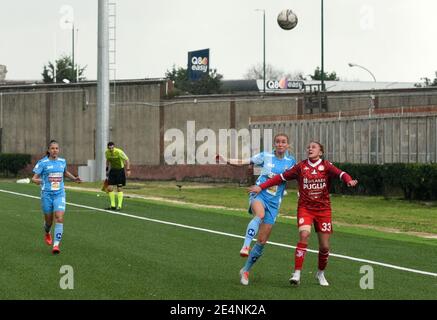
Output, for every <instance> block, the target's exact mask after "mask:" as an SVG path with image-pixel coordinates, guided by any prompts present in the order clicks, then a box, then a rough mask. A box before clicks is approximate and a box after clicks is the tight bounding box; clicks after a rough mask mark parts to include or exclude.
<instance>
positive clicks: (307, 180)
mask: <svg viewBox="0 0 437 320" xmlns="http://www.w3.org/2000/svg"><path fill="white" fill-rule="evenodd" d="M275 178H276V179H275ZM275 178H273V179H270V180H271V181H270V180H268V181H266V182H265V183H263V184H262V185H260V186H261V188H263V189H264V188H265V187H268V186H269V185H270V184H272V183H273V185H274V184H276V182H282V181H280V179H282V180H293V179H296V180H297V182H298V184H299V202H298V207H303V208H306V209H308V210H315V211H319V210H327V209H331V200H330V198H329V189H330V186H331V180H332V179H333V178H341V179H342V180H343V181H344V182H345V183H347V182H349V181H350V180H352V178H351V177H350V176H349V175H348V174H347V173H346V172H344V171H341V170H340V169H338V168H337V167H335V166H334V165H333V164H332V163H331V162H329V161H327V160H322V159H319V160H318V161H317V162H315V163H312V162H311V161H309V160H308V159H307V160H304V161H301V162H299V163H298V164H296V165H295V166H293V167H292V168H291V169H289V170H287V171H285V172H284V173H283V174H281V175H280V176H278V177H275ZM274 180H278V181H274Z"/></svg>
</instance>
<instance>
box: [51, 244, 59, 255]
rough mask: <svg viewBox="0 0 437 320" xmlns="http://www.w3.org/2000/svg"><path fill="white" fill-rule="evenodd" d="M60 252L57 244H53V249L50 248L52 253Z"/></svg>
mask: <svg viewBox="0 0 437 320" xmlns="http://www.w3.org/2000/svg"><path fill="white" fill-rule="evenodd" d="M60 252H61V250H59V246H53V250H52V253H53V254H59V253H60Z"/></svg>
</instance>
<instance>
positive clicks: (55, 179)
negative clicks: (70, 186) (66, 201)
mask: <svg viewBox="0 0 437 320" xmlns="http://www.w3.org/2000/svg"><path fill="white" fill-rule="evenodd" d="M66 169H67V162H66V161H65V159H63V158H57V159H56V160H51V159H50V158H49V157H47V156H46V157H44V158H42V159H41V160H39V161H38V162H37V164H36V165H35V168H33V173H36V174H38V175H39V176H40V177H41V180H42V183H41V191H43V192H48V191H50V192H63V191H64V172H65V170H66Z"/></svg>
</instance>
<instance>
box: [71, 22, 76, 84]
mask: <svg viewBox="0 0 437 320" xmlns="http://www.w3.org/2000/svg"><path fill="white" fill-rule="evenodd" d="M71 39H72V44H71V63H72V64H73V82H76V72H75V71H74V22H72V23H71Z"/></svg>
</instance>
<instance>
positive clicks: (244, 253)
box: [240, 246, 250, 258]
mask: <svg viewBox="0 0 437 320" xmlns="http://www.w3.org/2000/svg"><path fill="white" fill-rule="evenodd" d="M249 251H250V247H249V246H247V247H243V248H241V250H240V256H241V257H243V258H246V257H248V256H249Z"/></svg>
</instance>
